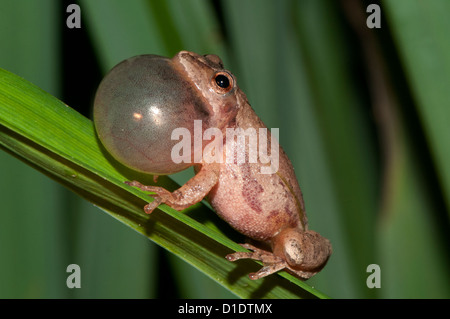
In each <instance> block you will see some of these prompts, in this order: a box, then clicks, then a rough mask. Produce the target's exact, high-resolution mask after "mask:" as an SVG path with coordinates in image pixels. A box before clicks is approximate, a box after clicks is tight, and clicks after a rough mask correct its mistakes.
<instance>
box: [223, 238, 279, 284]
mask: <svg viewBox="0 0 450 319" xmlns="http://www.w3.org/2000/svg"><path fill="white" fill-rule="evenodd" d="M241 246H242V247H244V248H247V249H249V250H252V251H251V252H240V251H239V252H235V253H233V254H229V255H227V256H226V257H225V258H226V259H227V260H229V261H236V260H238V259H254V260H259V261H261V262H262V263H263V265H264V267H262V268H261V269H260V270H258V271H257V272H255V273H250V274H249V275H248V277H249V278H250V279H251V280H256V279H259V278H262V277H266V276H268V275H271V274H273V273H276V272H277V271H279V270H282V269H284V268H286V267H287V264H286V262H285V261H284V260H283V259H281V258H280V257H278V256H275V255H274V254H273V253H271V252H268V251H266V250H263V249H260V248H257V247H255V246H253V245H250V244H241Z"/></svg>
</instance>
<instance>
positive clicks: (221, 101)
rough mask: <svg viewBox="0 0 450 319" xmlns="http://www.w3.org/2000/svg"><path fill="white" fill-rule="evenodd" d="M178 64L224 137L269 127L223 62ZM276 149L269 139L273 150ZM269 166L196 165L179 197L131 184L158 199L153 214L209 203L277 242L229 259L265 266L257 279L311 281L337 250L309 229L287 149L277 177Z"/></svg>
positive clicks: (179, 58)
mask: <svg viewBox="0 0 450 319" xmlns="http://www.w3.org/2000/svg"><path fill="white" fill-rule="evenodd" d="M171 61H172V62H173V64H174V69H176V70H177V71H178V72H179V73H180V74H181V76H182V77H183V78H184V79H186V80H187V82H190V83H192V87H193V88H195V90H194V91H195V92H196V94H197V98H200V100H201V101H202V103H203V105H202V107H203V113H205V112H206V113H207V114H208V116H207V123H205V124H206V126H207V127H217V128H219V129H220V130H221V131H222V133H223V136H224V139H225V138H226V128H236V127H240V128H242V129H247V128H250V127H253V128H256V129H257V130H256V132H258V128H265V127H266V126H265V125H264V123H263V122H262V121H261V120H260V119H259V117H258V116H257V115H256V114H255V112H254V111H253V109H252V108H251V106H250V104H249V103H248V101H247V97H246V96H245V94H244V93H243V92H242V91H241V90H240V89H239V87H238V86H237V85H236V80H235V78H234V76H233V75H232V74H231V73H230V72H228V71H226V70H225V69H223V65H222V61H221V60H220V59H219V57H217V56H215V55H206V56H200V55H197V54H195V53H192V52H187V51H182V52H179V53H178V54H177V55H176V56H175V57H174V58H173V59H172V60H171ZM218 72H219V73H220V74H222V75H225V76H226V77H227V78H228V79H229V81H230V87H228V88H221V87H220V86H218V85H217V83H216V82H215V81H214V78H215V75H216V74H217V73H218ZM204 121H205V120H204ZM234 143H237V142H236V141H234ZM270 143H272V141H271V139H270V134H268V143H267V145H268V146H269V145H270ZM274 143H278V142H277V141H274ZM224 144H225V142H224ZM269 149H270V148H269ZM225 150H226V145H224V151H223V154H226V153H225ZM261 165H263V164H261V163H259V162H258V163H253V164H251V163H247V161H246V163H243V164H236V162H234V163H226V162H225V160H224V163H206V162H204V161H203V162H202V163H201V164H197V165H196V166H195V171H196V175H195V176H194V177H193V178H192V179H190V180H189V181H188V182H187V183H186V184H185V185H183V186H182V187H181V188H180V189H178V190H176V191H174V192H173V193H170V192H169V191H167V190H165V189H163V188H161V187H156V186H144V185H142V184H140V183H139V182H137V181H133V182H128V184H129V185H132V186H137V187H139V188H141V189H142V190H145V191H151V192H155V193H156V194H155V195H152V196H154V198H155V200H154V201H153V202H151V203H149V204H148V205H147V206H146V207H145V211H146V212H147V213H151V212H152V211H153V209H155V208H156V207H157V206H158V205H159V204H161V203H166V204H168V205H169V206H171V207H173V208H175V209H177V210H182V209H184V208H187V207H189V206H191V205H193V204H195V203H197V202H199V201H201V200H202V199H203V198H205V197H206V198H207V200H208V201H209V202H210V203H211V205H212V206H213V207H214V209H215V210H216V212H217V214H219V216H221V217H222V218H223V219H224V220H225V221H227V222H228V223H229V224H230V225H231V226H232V227H233V228H235V229H236V230H237V231H239V232H241V233H243V234H244V235H246V236H248V237H250V238H252V239H254V240H257V241H261V242H265V243H267V244H269V245H270V246H271V248H272V252H269V251H265V250H262V249H260V248H257V247H255V246H252V245H249V244H244V245H243V247H245V248H248V249H250V250H252V252H236V253H234V254H230V255H228V256H227V259H228V260H230V261H234V260H237V259H242V258H252V259H257V260H261V261H262V262H263V264H264V267H263V268H262V269H261V270H260V271H258V272H257V273H254V274H250V278H251V279H258V278H261V277H264V276H267V275H269V274H271V273H274V272H276V271H278V270H281V269H285V270H287V271H288V272H290V273H292V274H294V275H296V276H298V277H300V278H302V279H308V278H310V277H311V276H313V275H314V274H316V273H317V272H319V271H320V270H321V269H322V268H323V266H324V265H325V264H326V262H327V260H328V257H329V255H330V254H331V245H330V243H329V241H328V240H327V239H326V238H324V237H322V236H320V235H319V234H318V233H316V232H314V231H311V230H308V220H307V217H306V213H305V208H304V203H303V198H302V193H301V190H300V187H299V185H298V182H297V179H296V177H295V173H294V169H293V167H292V164H291V162H290V160H289V159H288V157H287V156H286V154H285V153H284V151H283V150H282V149H281V147H279V169H278V171H277V172H276V173H274V174H261V173H260V168H261Z"/></svg>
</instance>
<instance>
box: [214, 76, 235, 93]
mask: <svg viewBox="0 0 450 319" xmlns="http://www.w3.org/2000/svg"><path fill="white" fill-rule="evenodd" d="M212 82H213V83H212V84H213V88H214V90H215V91H216V92H217V93H219V94H225V93H228V92H230V91H231V90H232V89H233V87H234V80H233V77H232V76H231V75H230V74H229V73H227V72H217V73H216V74H215V75H214V77H213V79H212Z"/></svg>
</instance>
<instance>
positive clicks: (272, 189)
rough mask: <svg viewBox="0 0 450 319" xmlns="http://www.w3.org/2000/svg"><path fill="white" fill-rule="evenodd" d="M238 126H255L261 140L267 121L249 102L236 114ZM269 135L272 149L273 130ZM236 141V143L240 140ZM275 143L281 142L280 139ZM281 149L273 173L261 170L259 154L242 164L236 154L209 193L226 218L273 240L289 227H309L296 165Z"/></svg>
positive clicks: (237, 226)
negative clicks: (263, 120) (271, 136)
mask: <svg viewBox="0 0 450 319" xmlns="http://www.w3.org/2000/svg"><path fill="white" fill-rule="evenodd" d="M236 127H238V128H241V129H243V130H246V129H248V128H254V129H255V131H256V133H257V134H258V141H259V138H260V137H261V136H259V128H265V125H264V124H263V123H262V121H261V120H260V119H259V118H258V116H257V115H256V114H255V113H254V111H253V109H252V108H251V107H250V106H249V105H247V106H246V107H244V108H243V109H242V110H240V112H239V114H238V116H237V117H236ZM263 137H264V136H263ZM267 138H268V143H267V145H268V149H270V145H271V144H270V143H272V141H271V138H270V134H267ZM227 143H228V142H227ZM233 143H234V146H236V143H237V140H234V142H233ZM274 143H276V145H278V142H277V141H274ZM227 146H228V147H230V146H231V144H225V150H224V152H226V147H227ZM278 150H279V151H278V155H279V157H278V170H276V171H275V172H274V173H272V174H264V173H262V172H261V168H262V166H263V164H260V163H259V158H258V162H257V163H249V161H248V159H249V158H248V154H246V155H247V156H246V160H245V161H244V163H242V164H238V163H236V158H235V160H234V161H233V162H231V163H228V161H227V163H225V164H223V165H221V169H220V174H219V182H218V183H217V185H216V186H215V187H214V188H213V189H212V191H211V192H210V194H209V197H208V199H209V201H210V202H211V204H212V206H213V207H214V208H215V210H216V211H217V212H218V214H219V215H220V216H221V217H222V218H223V219H224V220H226V221H227V222H228V223H229V224H230V225H231V226H233V227H234V228H235V229H237V230H238V231H240V232H241V233H243V234H245V235H246V236H248V237H250V238H253V239H255V240H261V241H266V240H270V239H271V238H273V237H274V235H276V234H277V233H278V232H279V231H280V230H281V229H283V228H287V227H293V228H300V229H301V230H305V229H307V218H306V214H305V209H304V203H303V198H302V193H301V190H300V187H299V185H298V182H297V179H296V177H295V173H294V169H293V167H292V164H291V162H290V160H289V159H288V157H287V155H286V154H285V152H284V151H283V150H282V148H281V147H279V148H278ZM271 155H273V154H271ZM267 165H270V163H269V164H267Z"/></svg>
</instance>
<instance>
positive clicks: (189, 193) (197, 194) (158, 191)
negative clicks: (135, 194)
mask: <svg viewBox="0 0 450 319" xmlns="http://www.w3.org/2000/svg"><path fill="white" fill-rule="evenodd" d="M219 170H220V167H219V166H218V165H216V164H208V165H202V167H201V169H200V170H199V171H198V172H197V174H196V175H195V176H194V177H192V178H191V179H190V180H189V181H187V182H186V184H184V185H183V186H182V187H180V188H179V189H177V190H175V191H173V192H169V191H168V190H167V189H165V188H162V187H159V186H147V185H143V184H141V183H139V182H138V181H131V182H125V183H126V184H128V185H130V186H134V187H138V188H140V189H141V190H143V191H146V192H154V193H155V194H154V195H153V194H152V195H151V196H152V197H153V198H154V199H155V200H154V201H153V202H151V203H149V204H147V205H146V206H145V207H144V211H145V212H146V213H147V214H150V213H151V212H153V210H154V209H155V208H156V207H158V206H159V205H160V204H163V203H164V204H167V205H169V206H170V207H172V208H174V209H176V210H183V209H185V208H188V207H189V206H192V205H194V204H195V203H198V202H199V201H201V200H202V199H203V198H204V197H205V196H206V195H207V194H208V193H209V192H210V191H211V189H212V188H213V187H214V185H216V184H217V182H218V180H219Z"/></svg>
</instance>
